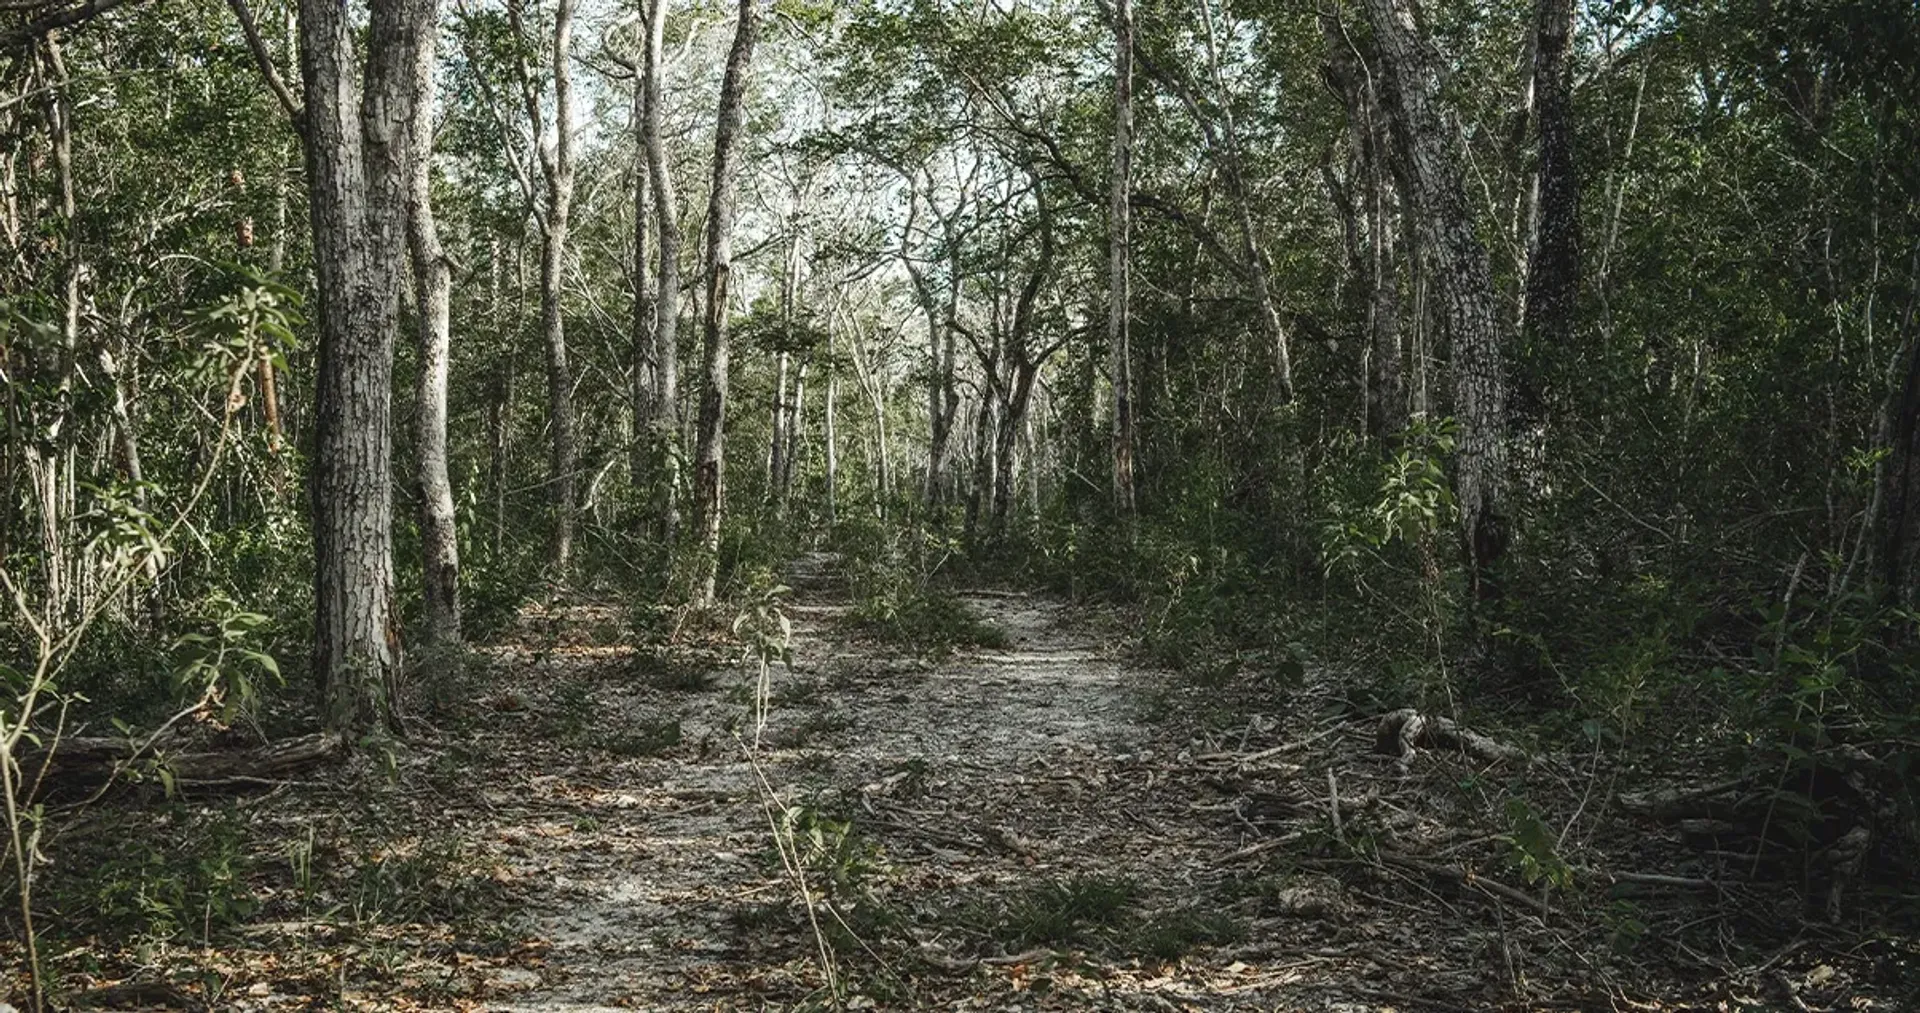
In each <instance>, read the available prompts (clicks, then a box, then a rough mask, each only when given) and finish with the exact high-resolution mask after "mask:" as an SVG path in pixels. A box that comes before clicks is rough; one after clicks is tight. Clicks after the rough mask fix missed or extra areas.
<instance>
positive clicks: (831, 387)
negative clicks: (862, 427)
mask: <svg viewBox="0 0 1920 1013" xmlns="http://www.w3.org/2000/svg"><path fill="white" fill-rule="evenodd" d="M834 333H835V331H834V326H833V321H832V320H831V319H829V320H828V323H827V363H826V370H827V404H826V411H825V413H824V414H825V418H824V419H823V420H822V425H823V426H824V428H825V430H826V431H825V434H824V435H825V440H826V451H825V457H826V461H825V462H824V463H825V465H826V470H827V527H828V528H833V527H835V526H837V525H838V524H839V523H840V502H839V501H840V433H839V417H838V412H839V407H838V401H839V394H840V370H839V366H838V364H837V363H836V362H835V359H834V352H835V348H834Z"/></svg>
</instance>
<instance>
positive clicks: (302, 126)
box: [227, 0, 307, 135]
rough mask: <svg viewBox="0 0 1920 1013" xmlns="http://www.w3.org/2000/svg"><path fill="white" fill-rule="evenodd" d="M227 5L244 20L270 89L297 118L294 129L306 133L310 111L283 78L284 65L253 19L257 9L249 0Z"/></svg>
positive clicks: (243, 28) (250, 45)
mask: <svg viewBox="0 0 1920 1013" xmlns="http://www.w3.org/2000/svg"><path fill="white" fill-rule="evenodd" d="M227 6H228V7H229V8H231V9H232V10H233V16H234V18H235V19H236V20H238V21H239V22H240V32H241V34H243V35H245V36H246V37H247V49H248V50H250V51H251V52H252V53H253V62H254V63H255V64H257V65H258V66H259V67H260V75H261V76H262V77H264V78H266V79H267V89H268V90H269V91H272V92H273V97H274V98H276V99H279V100H280V108H282V109H284V110H286V112H287V118H288V119H290V120H292V121H293V130H294V132H295V133H297V134H301V135H305V134H306V132H307V112H306V110H305V109H304V108H302V105H301V102H300V100H299V99H297V98H295V97H294V95H293V90H292V89H290V88H288V87H287V82H286V81H285V80H284V79H283V78H281V76H280V68H279V67H278V66H276V65H275V64H274V62H273V54H271V53H269V52H267V42H266V40H265V39H264V38H262V37H261V36H260V25H259V23H258V22H256V21H255V20H254V19H253V9H252V8H250V7H248V6H247V0H227Z"/></svg>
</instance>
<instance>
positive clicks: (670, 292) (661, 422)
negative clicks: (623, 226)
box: [640, 0, 680, 545]
mask: <svg viewBox="0 0 1920 1013" xmlns="http://www.w3.org/2000/svg"><path fill="white" fill-rule="evenodd" d="M668 2H669V0H651V3H650V5H649V7H648V10H647V53H646V59H645V60H644V61H643V62H642V64H641V71H640V79H641V88H642V90H643V91H644V92H645V96H646V110H645V115H644V117H642V120H641V123H642V136H641V141H642V144H643V145H644V147H645V149H646V159H647V182H648V185H649V187H650V188H651V191H652V194H653V222H654V230H655V237H656V238H655V243H654V245H655V247H656V255H657V257H658V268H657V274H656V281H655V284H654V325H653V364H654V374H653V375H654V385H655V386H654V394H653V415H654V418H655V420H656V422H655V425H654V429H653V432H652V433H651V434H649V435H650V439H651V441H652V443H651V448H652V457H653V460H654V462H655V468H656V471H657V475H656V480H657V481H658V482H659V483H660V497H661V502H660V535H661V538H662V539H663V540H664V541H666V542H667V543H668V544H669V545H671V544H672V543H673V542H674V540H675V539H676V538H678V537H679V533H680V470H679V465H678V463H677V462H678V455H677V454H676V453H674V451H675V450H676V449H677V448H678V447H679V446H680V221H679V217H678V216H679V210H678V204H679V201H678V199H677V198H676V197H675V195H674V192H673V172H672V169H671V167H670V166H669V165H668V163H667V155H666V143H665V141H664V139H663V138H662V127H661V118H662V117H663V116H664V115H665V113H664V111H663V109H662V102H663V101H664V100H663V98H662V96H661V83H660V82H661V76H662V75H663V74H664V73H665V66H664V60H665V52H664V37H665V35H666V17H667V4H668Z"/></svg>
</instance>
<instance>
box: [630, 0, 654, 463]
mask: <svg viewBox="0 0 1920 1013" xmlns="http://www.w3.org/2000/svg"><path fill="white" fill-rule="evenodd" d="M661 2H662V0H654V5H656V6H657V5H658V4H659V3H661ZM640 6H641V16H642V17H643V18H645V19H647V20H648V22H649V23H650V22H651V19H652V14H651V13H650V12H649V10H648V7H649V5H648V4H647V3H646V2H645V0H642V3H641V5H640ZM645 47H646V44H645V41H644V40H643V41H642V43H641V48H642V52H641V55H640V59H639V60H637V61H635V64H634V65H635V67H636V68H638V73H637V74H636V75H635V76H634V81H633V139H634V159H633V323H632V327H633V352H632V355H633V363H632V369H633V378H632V398H633V438H632V443H631V444H630V445H629V446H628V448H627V462H628V463H627V472H628V476H627V477H628V479H629V480H630V481H631V482H632V483H633V487H634V489H635V491H637V492H640V493H642V494H643V495H644V494H645V493H646V491H647V490H648V489H649V487H650V485H651V483H652V476H653V472H654V468H653V465H652V454H651V453H650V451H651V449H652V444H653V435H652V434H653V426H654V421H655V419H656V417H657V410H656V408H655V407H654V403H653V402H654V396H655V394H656V392H657V391H658V390H659V389H660V380H659V376H658V370H659V359H658V357H657V354H656V349H655V345H656V344H657V342H658V339H656V338H655V337H654V333H653V329H654V326H655V316H656V313H657V311H656V310H655V309H654V308H653V291H652V288H651V285H650V283H649V281H648V274H649V270H650V267H649V265H648V263H647V243H648V236H647V232H648V230H649V229H650V228H651V223H652V217H651V215H650V214H649V212H650V210H651V209H652V207H653V185H652V183H651V181H650V176H649V173H648V171H647V82H646V63H647V57H646V53H645Z"/></svg>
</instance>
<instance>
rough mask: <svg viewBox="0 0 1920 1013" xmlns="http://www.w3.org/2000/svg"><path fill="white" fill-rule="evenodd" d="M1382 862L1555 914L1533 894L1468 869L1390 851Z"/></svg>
mask: <svg viewBox="0 0 1920 1013" xmlns="http://www.w3.org/2000/svg"><path fill="white" fill-rule="evenodd" d="M1380 861H1381V862H1382V863H1384V864H1386V865H1392V866H1397V867H1399V868H1402V869H1409V870H1412V871H1414V872H1419V873H1423V874H1425V875H1428V876H1432V877H1434V878H1436V879H1448V880H1452V881H1454V882H1456V883H1460V884H1462V885H1464V886H1470V887H1473V888H1475V889H1477V890H1480V891H1482V892H1484V893H1489V894H1492V895H1493V896H1495V897H1499V898H1501V899H1503V900H1510V901H1512V902H1513V903H1515V904H1519V905H1521V906H1523V907H1528V908H1532V909H1533V910H1534V911H1536V912H1538V913H1539V914H1541V915H1549V914H1552V913H1553V909H1552V908H1550V907H1548V906H1547V902H1546V901H1544V900H1541V899H1540V898H1538V897H1535V896H1532V895H1531V894H1526V893H1522V892H1520V891H1519V890H1516V889H1514V888H1513V887H1510V886H1508V885H1506V884H1505V883H1500V882H1497V881H1495V880H1491V879H1488V878H1486V877H1485V876H1481V875H1478V874H1477V873H1474V872H1473V871H1471V870H1468V869H1461V868H1456V867H1454V866H1451V865H1435V864H1433V863H1432V862H1423V861H1421V860H1419V859H1417V858H1409V857H1408V856H1406V855H1397V854H1394V853H1393V852H1390V851H1382V852H1380Z"/></svg>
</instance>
